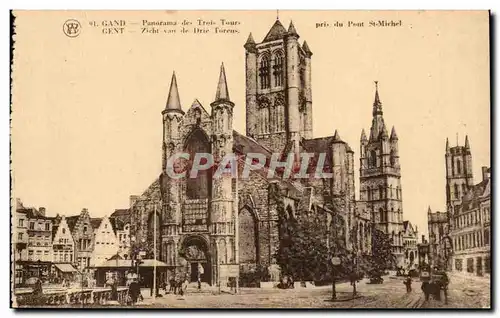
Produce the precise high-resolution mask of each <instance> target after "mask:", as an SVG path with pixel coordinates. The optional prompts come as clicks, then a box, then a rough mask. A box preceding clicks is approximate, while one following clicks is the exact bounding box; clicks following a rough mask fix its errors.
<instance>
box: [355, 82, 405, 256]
mask: <svg viewBox="0 0 500 318" xmlns="http://www.w3.org/2000/svg"><path fill="white" fill-rule="evenodd" d="M375 85H376V88H375V99H374V102H373V111H372V115H373V118H372V125H371V128H370V137H369V138H368V137H367V136H366V133H365V130H364V129H363V130H362V132H361V140H360V143H361V145H360V201H363V202H365V203H366V206H367V208H368V209H369V210H371V212H372V221H373V222H374V223H375V225H376V227H377V229H379V230H381V231H383V232H384V233H386V234H387V235H389V238H391V239H392V242H393V249H394V254H395V255H396V256H397V259H398V262H401V261H402V260H403V258H402V257H403V237H402V235H403V232H404V229H403V205H402V195H401V193H402V191H401V168H400V165H399V152H398V142H399V139H398V136H397V134H396V129H395V128H394V127H392V130H391V134H390V136H389V134H388V132H387V127H386V125H385V122H384V117H383V111H382V102H381V101H380V97H379V92H378V82H375Z"/></svg>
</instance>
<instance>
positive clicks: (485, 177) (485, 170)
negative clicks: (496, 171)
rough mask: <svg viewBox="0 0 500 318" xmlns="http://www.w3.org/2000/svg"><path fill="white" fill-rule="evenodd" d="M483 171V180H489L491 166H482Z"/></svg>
mask: <svg viewBox="0 0 500 318" xmlns="http://www.w3.org/2000/svg"><path fill="white" fill-rule="evenodd" d="M481 171H482V172H483V181H485V180H488V179H489V178H490V168H488V167H481Z"/></svg>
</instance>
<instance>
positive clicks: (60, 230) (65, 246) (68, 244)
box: [52, 215, 75, 264]
mask: <svg viewBox="0 0 500 318" xmlns="http://www.w3.org/2000/svg"><path fill="white" fill-rule="evenodd" d="M52 233H53V242H54V243H53V255H54V257H53V262H54V263H68V264H73V262H74V260H75V242H74V240H73V236H72V235H71V231H70V229H69V226H68V223H67V222H66V217H65V216H64V215H63V216H59V215H57V216H56V217H55V218H54V220H53V227H52Z"/></svg>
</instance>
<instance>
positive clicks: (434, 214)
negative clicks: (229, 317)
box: [10, 10, 492, 309]
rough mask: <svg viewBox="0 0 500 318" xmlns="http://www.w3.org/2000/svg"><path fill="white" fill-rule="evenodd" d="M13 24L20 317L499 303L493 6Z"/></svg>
mask: <svg viewBox="0 0 500 318" xmlns="http://www.w3.org/2000/svg"><path fill="white" fill-rule="evenodd" d="M12 24H13V29H12V30H13V33H12V61H11V84H12V86H11V94H12V105H11V109H12V114H11V124H12V125H11V145H12V154H11V159H12V164H11V168H12V189H11V194H12V196H11V197H12V201H11V202H12V204H11V241H12V244H11V255H10V257H11V264H12V265H11V304H12V305H11V306H12V307H14V308H34V307H47V308H73V307H74V308H101V307H102V308H104V307H122V308H208V309H210V308H332V309H338V308H342V309H345V308H353V309H358V308H364V309H369V308H387V309H392V308H407V309H417V308H452V309H455V308H456V309H458V308H486V309H487V308H491V307H492V304H491V298H490V297H491V295H490V287H491V286H492V285H491V271H492V267H491V259H492V258H491V251H490V246H491V243H492V237H491V234H490V233H491V224H490V216H491V193H490V192H491V170H490V165H491V162H490V157H491V153H490V138H491V127H490V56H489V52H490V42H489V39H490V14H489V12H488V11H284V10H275V11H22V10H18V11H15V10H14V11H13V12H12Z"/></svg>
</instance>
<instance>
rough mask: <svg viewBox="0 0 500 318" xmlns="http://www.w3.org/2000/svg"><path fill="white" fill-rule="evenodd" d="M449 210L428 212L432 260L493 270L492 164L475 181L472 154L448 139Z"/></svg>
mask: <svg viewBox="0 0 500 318" xmlns="http://www.w3.org/2000/svg"><path fill="white" fill-rule="evenodd" d="M445 160H446V203H447V204H446V212H439V211H435V212H433V211H432V210H431V208H430V207H429V209H428V212H427V217H428V227H429V243H430V255H431V259H432V263H433V265H435V266H438V267H444V268H446V269H448V270H451V271H455V272H462V273H467V274H471V275H477V276H484V275H489V274H490V273H491V229H490V228H491V168H490V167H482V169H481V172H482V173H481V174H482V175H481V177H482V178H481V181H480V182H479V183H474V181H473V180H474V179H473V173H472V154H471V151H470V144H469V140H468V138H467V137H466V139H465V145H464V146H458V145H457V146H455V147H450V146H449V142H448V140H447V141H446V154H445Z"/></svg>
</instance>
